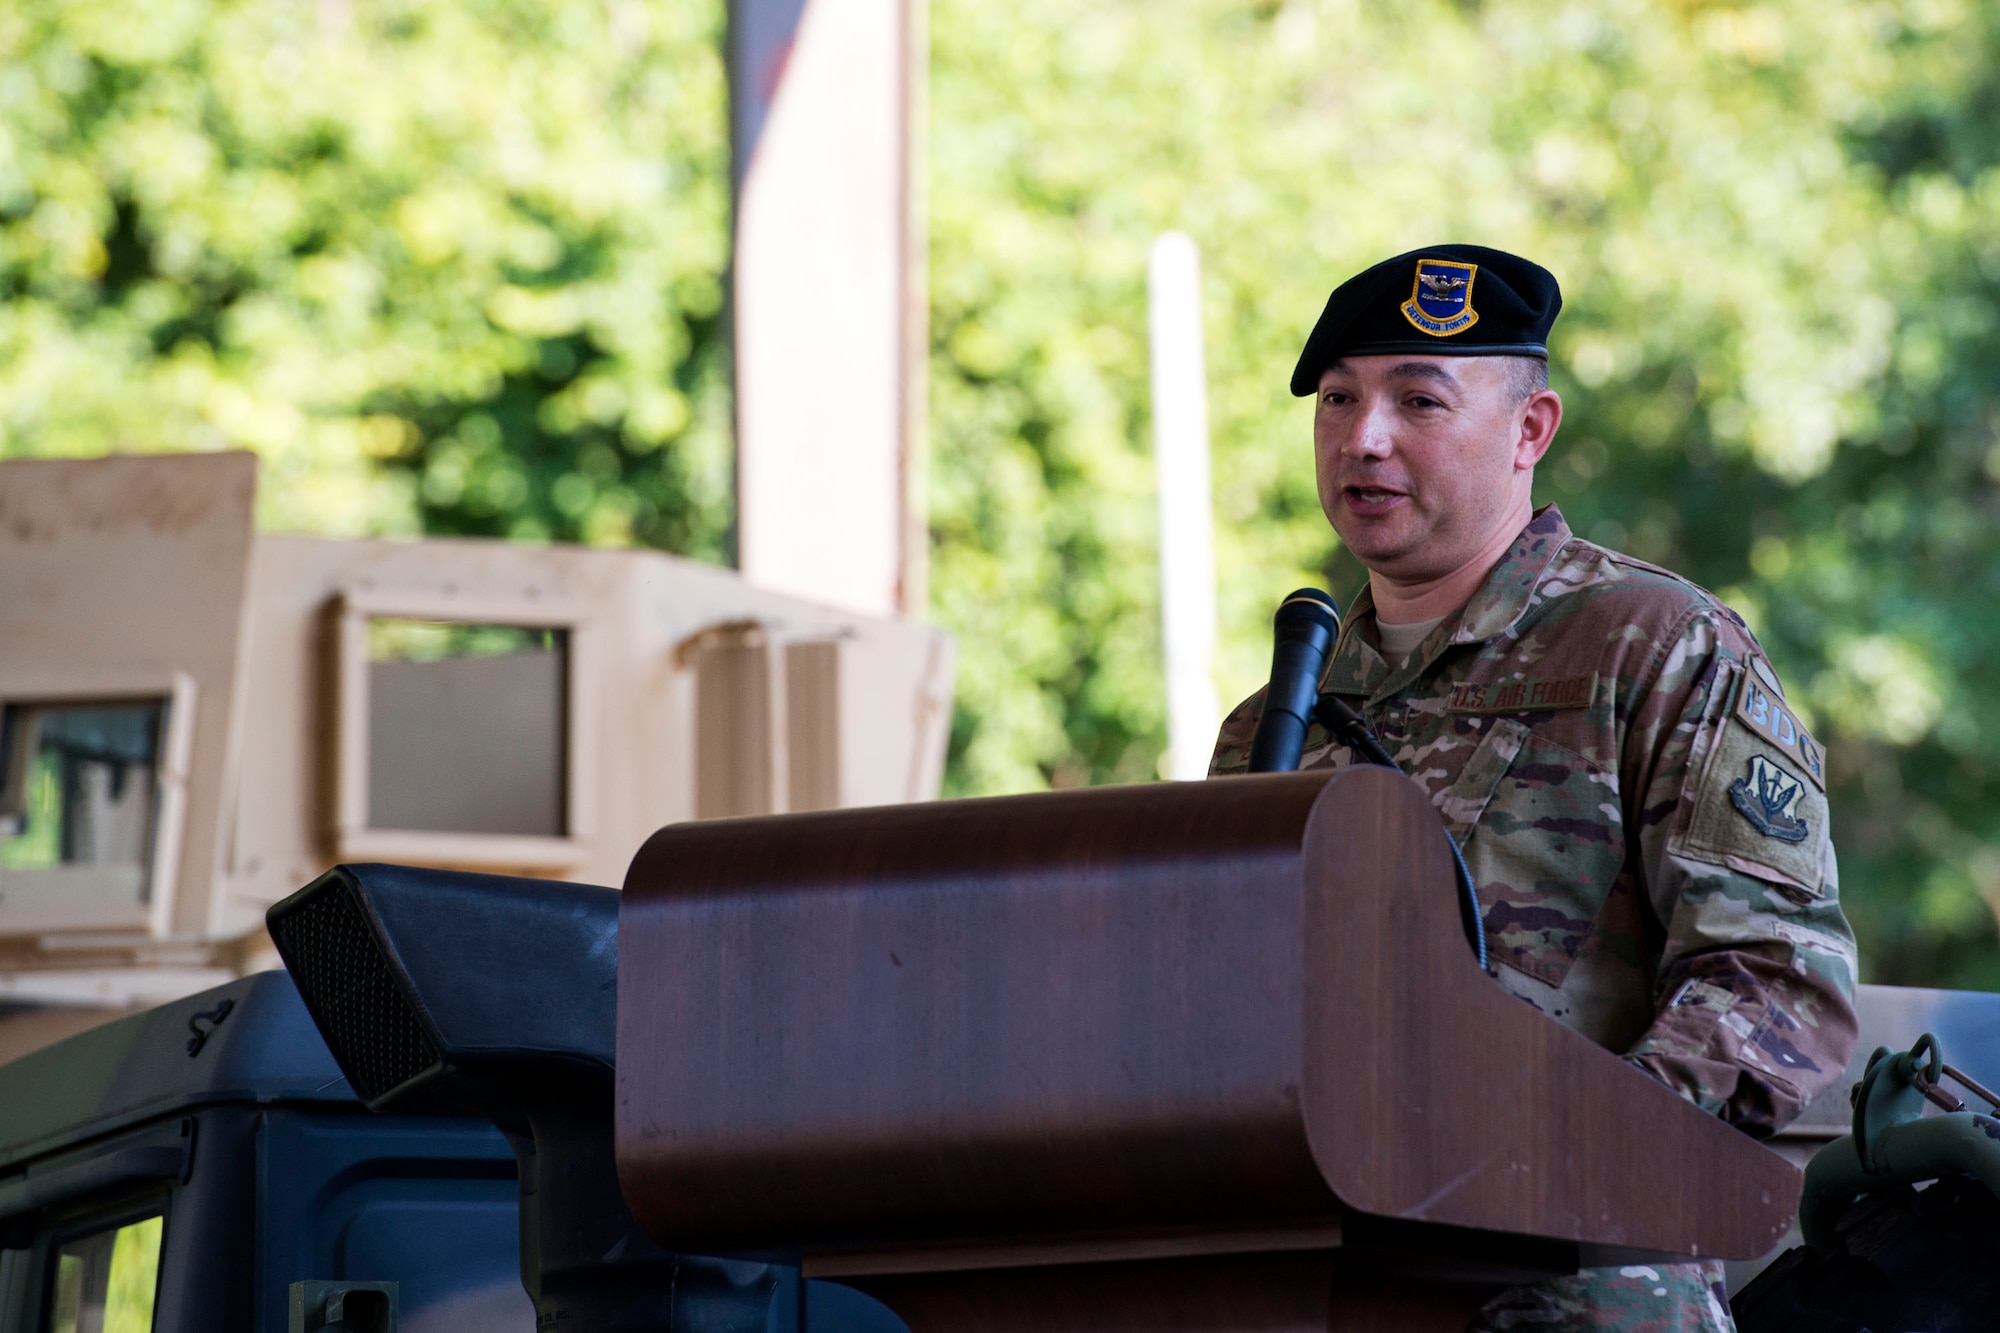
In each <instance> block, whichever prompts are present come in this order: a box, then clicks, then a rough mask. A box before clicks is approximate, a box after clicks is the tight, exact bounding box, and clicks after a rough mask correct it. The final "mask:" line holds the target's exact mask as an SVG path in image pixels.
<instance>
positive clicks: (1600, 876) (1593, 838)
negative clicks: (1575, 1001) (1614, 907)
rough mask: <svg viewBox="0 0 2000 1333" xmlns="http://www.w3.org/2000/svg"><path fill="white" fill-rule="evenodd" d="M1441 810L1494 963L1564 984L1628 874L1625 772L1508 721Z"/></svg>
mask: <svg viewBox="0 0 2000 1333" xmlns="http://www.w3.org/2000/svg"><path fill="white" fill-rule="evenodd" d="M1440 810H1441V812H1442V813H1443V814H1444V816H1445V820H1446V822H1447V823H1448V824H1449V825H1450V826H1451V830H1452V834H1453V836H1455V837H1457V838H1458V839H1459V842H1460V845H1461V846H1462V847H1463V848H1464V849H1465V859H1466V863H1467V865H1468V867H1469V868H1470V869H1471V871H1472V877H1473V879H1474V881H1475V882H1476V883H1478V885H1479V897H1480V901H1481V904H1482V906H1483V908H1484V910H1485V915H1486V933H1487V944H1488V947H1489V948H1490V949H1491V951H1492V953H1493V956H1494V958H1495V959H1496V960H1498V961H1500V962H1504V963H1506V964H1507V965H1508V966H1510V967H1512V968H1514V969H1516V970H1517V971H1520V972H1525V973H1527V974H1528V975H1529V976H1531V977H1534V978H1536V979H1538V980H1540V981H1543V982H1545V983H1547V984H1548V985H1551V986H1560V985H1561V984H1562V981H1563V978H1564V977H1565V976H1566V975H1567V974H1568V972H1569V969H1570V964H1572V963H1573V962H1575V961H1576V956H1577V953H1578V951H1579V950H1580V949H1581V948H1582V947H1583V942H1584V939H1585V938H1586V937H1587V936H1588V935H1589V934H1590V931H1591V926H1592V923H1593V922H1594V921H1595V920H1596V918H1597V916H1598V913H1599V912H1600V911H1601V910H1602V908H1603V906H1604V902H1605V899H1606V897H1607V896H1608V895H1609V894H1610V892H1611V889H1612V886H1613V885H1614V884H1615V883H1616V882H1617V879H1618V876H1619V874H1620V872H1621V871H1622V869H1623V868H1624V863H1625V832H1624V817H1623V812H1622V809H1621V806H1620V803H1619V793H1618V778H1617V775H1616V774H1615V773H1612V772H1608V771H1606V770H1604V769H1601V768H1599V767H1598V766H1597V765H1595V764H1592V763H1590V762H1589V761H1588V760H1586V759H1584V758H1583V757H1582V756H1580V755H1578V754H1577V753H1576V752H1575V751H1574V750H1571V749H1569V748H1568V747H1566V746H1563V745H1560V744H1558V743H1556V742H1555V741H1553V740H1550V739H1548V738H1547V737H1545V736H1542V735H1540V734H1539V733H1537V732H1535V731H1534V730H1532V729H1530V728H1529V727H1528V726H1527V725H1526V724H1525V723H1523V722H1521V721H1520V720H1519V719H1517V718H1511V717H1502V718H1497V719H1495V721H1494V723H1493V727H1492V730H1491V731H1489V732H1488V733H1487V735H1486V737H1485V739H1484V740H1483V741H1482V742H1481V744H1480V746H1479V749H1478V750H1477V751H1475V752H1474V754H1473V756H1472V758H1471V759H1470V760H1469V761H1468V762H1467V764H1466V767H1465V771H1464V772H1463V773H1462V774H1461V776H1460V779H1459V781H1458V782H1457V783H1456V784H1454V785H1453V788H1452V790H1451V791H1450V792H1448V793H1447V794H1446V796H1445V799H1444V800H1443V801H1442V802H1441V803H1440Z"/></svg>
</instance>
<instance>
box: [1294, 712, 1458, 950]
mask: <svg viewBox="0 0 2000 1333" xmlns="http://www.w3.org/2000/svg"><path fill="white" fill-rule="evenodd" d="M1313 717H1314V718H1315V719H1316V720H1317V721H1318V722H1319V724H1320V725H1321V726H1322V727H1325V728H1326V730H1327V734H1328V735H1330V736H1332V737H1333V738H1334V739H1335V740H1337V741H1339V742H1340V743H1341V744H1343V745H1345V746H1346V747H1347V748H1348V749H1350V750H1352V751H1354V753H1355V754H1357V755H1359V756H1360V757H1361V759H1362V760H1363V761H1364V762H1366V763H1370V764H1374V765H1376V766H1377V767H1378V768H1386V769H1388V770H1390V771H1391V772H1393V773H1401V772H1402V771H1403V766H1402V765H1401V764H1399V763H1397V762H1396V761H1395V760H1394V759H1393V758H1391V757H1390V755H1389V752H1388V751H1387V750H1385V749H1383V748H1382V742H1381V741H1379V740H1377V739H1375V733H1374V732H1373V731H1370V730H1369V729H1368V723H1367V722H1366V721H1364V720H1363V719H1362V717H1361V714H1359V713H1357V712H1355V711H1354V709H1353V708H1352V707H1351V706H1349V704H1348V702H1347V700H1345V699H1343V698H1341V697H1340V696H1339V695H1337V694H1322V695H1321V696H1320V697H1319V701H1318V703H1317V704H1315V705H1314V707H1313ZM1405 776H1408V775H1407V774H1405ZM1444 843H1445V846H1447V847H1449V848H1451V859H1452V862H1453V864H1454V865H1455V866H1456V867H1457V869H1458V916H1459V920H1460V922H1461V923H1462V924H1463V925H1464V926H1465V941H1466V943H1468V944H1470V945H1471V946H1472V952H1473V955H1474V956H1475V957H1477V958H1478V959H1479V969H1480V971H1482V972H1491V971H1492V970H1493V969H1492V966H1491V965H1490V964H1489V963H1488V962H1487V958H1486V921H1485V913H1484V912H1482V911H1481V910H1480V906H1479V888H1478V886H1477V885H1475V884H1474V883H1473V882H1472V869H1471V867H1469V866H1467V865H1466V864H1465V853H1464V852H1463V851H1461V850H1460V849H1459V845H1458V839H1457V838H1454V837H1452V836H1451V830H1450V829H1445V830H1444Z"/></svg>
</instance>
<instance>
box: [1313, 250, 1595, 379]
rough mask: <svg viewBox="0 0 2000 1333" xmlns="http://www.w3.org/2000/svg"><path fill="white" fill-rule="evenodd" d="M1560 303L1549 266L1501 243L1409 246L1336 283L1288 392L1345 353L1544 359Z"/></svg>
mask: <svg viewBox="0 0 2000 1333" xmlns="http://www.w3.org/2000/svg"><path fill="white" fill-rule="evenodd" d="M1562 303H1563V302H1562V289H1561V288H1559V287H1557V286H1556V278H1555V274H1553V273H1551V272H1549V271H1548V270H1547V269H1545V268H1543V267H1542V266H1541V265H1540V264H1536V263H1533V262H1532V261H1530V260H1526V259H1523V258H1521V257H1520V256H1519V255H1510V254H1508V253H1507V252H1506V251H1505V250H1489V249H1487V248H1486V247H1485V246H1483V245H1432V246H1427V247H1425V248H1424V249H1422V250H1412V251H1410V252H1409V253H1408V254H1404V255H1397V256H1396V257H1395V258H1394V259H1385V260H1383V261H1382V262H1381V263H1379V264H1377V265H1375V267H1373V268H1371V269H1368V270H1367V271H1366V272H1362V273H1357V274H1356V275H1354V276H1353V277H1351V278H1349V279H1348V280H1347V281H1346V282H1343V283H1341V284H1340V286H1338V287H1336V288H1334V290H1333V295H1332V296H1329V297H1327V298H1326V309H1325V310H1323V311H1321V312H1320V317H1319V323H1317V324H1315V325H1313V331H1312V336H1311V337H1309V338H1307V339H1306V349H1305V351H1303V352H1301V353H1299V364H1298V367H1297V368H1296V369H1294V370H1293V371H1292V392H1293V393H1294V394H1296V395H1297V396H1298V397H1300V398H1304V397H1306V396H1308V395H1309V394H1313V393H1316V392H1318V390H1319V377H1320V375H1321V373H1322V372H1324V371H1325V370H1326V368H1327V367H1328V366H1330V365H1332V364H1333V363H1334V362H1335V361H1337V360H1338V359H1340V358H1341V357H1343V356H1372V355H1375V354H1377V353H1381V352H1423V353H1427V354H1429V355H1431V356H1539V357H1546V356H1548V354H1549V347H1548V337H1549V326H1550V325H1552V324H1554V323H1555V322H1556V314H1557V312H1558V311H1560V310H1561V309H1562Z"/></svg>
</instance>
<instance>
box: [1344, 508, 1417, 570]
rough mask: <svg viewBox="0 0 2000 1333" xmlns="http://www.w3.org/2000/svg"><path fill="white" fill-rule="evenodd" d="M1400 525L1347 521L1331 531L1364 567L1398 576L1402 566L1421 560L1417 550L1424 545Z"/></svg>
mask: <svg viewBox="0 0 2000 1333" xmlns="http://www.w3.org/2000/svg"><path fill="white" fill-rule="evenodd" d="M1401 527H1402V525H1401V524H1395V525H1393V526H1392V525H1390V524H1386V523H1373V522H1365V521H1364V522H1354V521H1352V520H1349V521H1346V522H1341V523H1336V524H1334V525H1333V530H1334V533H1335V535H1337V536H1338V537H1339V538H1340V544H1341V545H1342V546H1345V547H1346V548H1347V549H1348V551H1349V552H1351V553H1352V554H1353V556H1354V558H1355V559H1356V560H1359V561H1360V562H1361V563H1362V564H1363V565H1365V566H1367V568H1368V571H1369V572H1370V573H1372V574H1386V575H1388V576H1389V577H1391V578H1397V577H1400V575H1401V572H1402V570H1403V569H1404V568H1405V567H1407V566H1411V565H1415V564H1418V563H1420V560H1419V552H1420V551H1421V550H1422V547H1423V541H1422V538H1421V536H1419V535H1418V534H1415V533H1411V532H1407V531H1399V530H1398V529H1400V528H1401Z"/></svg>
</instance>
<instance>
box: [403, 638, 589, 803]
mask: <svg viewBox="0 0 2000 1333" xmlns="http://www.w3.org/2000/svg"><path fill="white" fill-rule="evenodd" d="M568 677H569V635H568V633H567V632H566V631H564V630H561V629H534V628H521V627H517V626H512V625H472V624H453V623H448V622H442V621H429V620H410V619H399V618H394V617H387V616H376V617H371V618H370V619H369V621H368V826H369V827H370V828H375V829H397V830H415V831H423V832H435V833H505V834H528V835H536V836H542V837H562V836H564V835H565V834H566V833H567V832H568V829H567V827H566V824H567V819H566V816H565V805H566V800H565V797H566V786H567V782H568V773H567V772H566V768H567V764H566V761H565V754H566V750H567V734H566V733H567V724H568V717H567V714H568V708H567V699H568V688H569V686H568Z"/></svg>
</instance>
